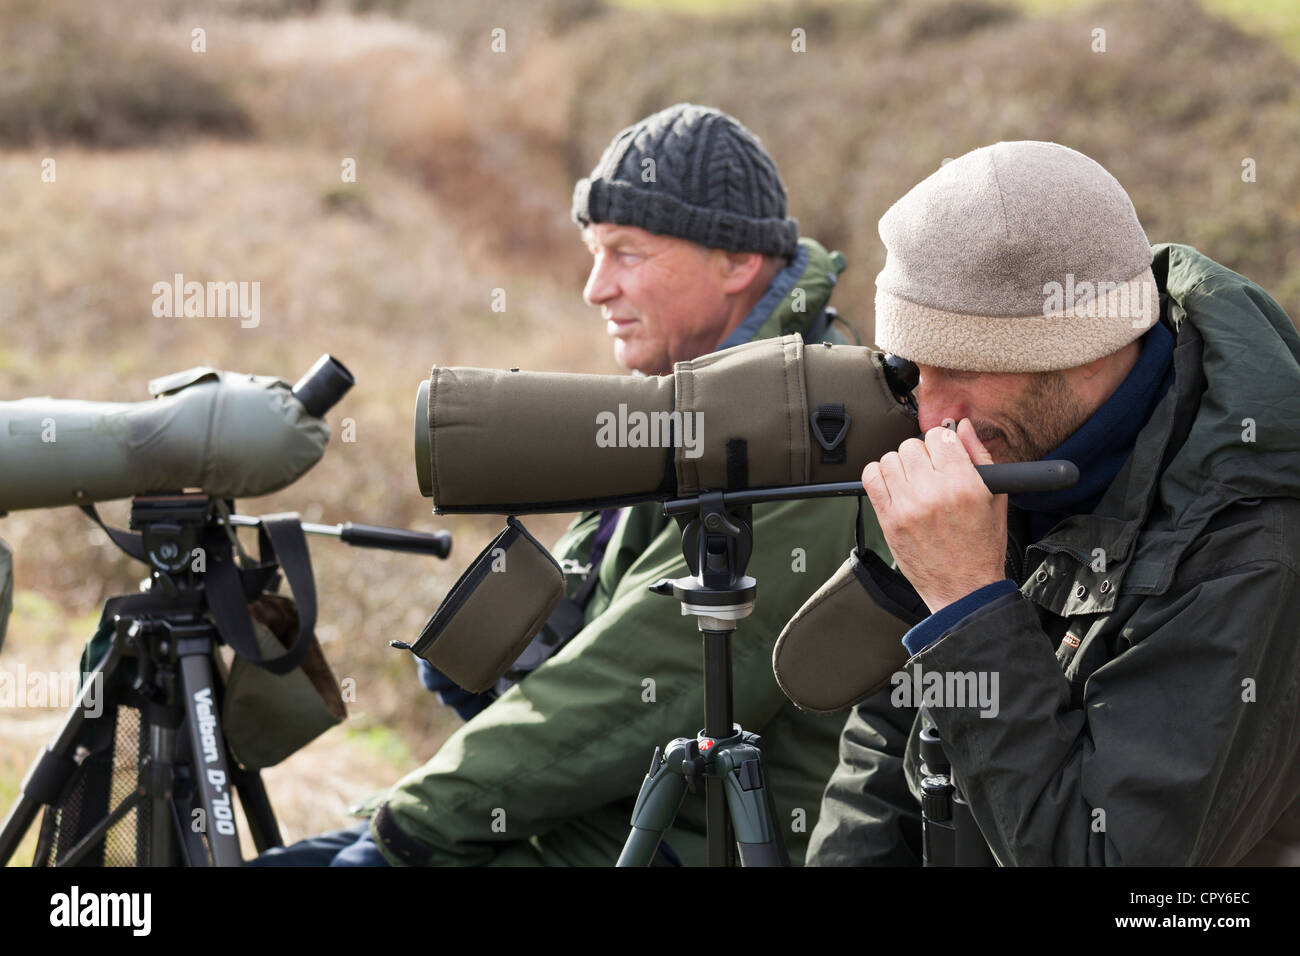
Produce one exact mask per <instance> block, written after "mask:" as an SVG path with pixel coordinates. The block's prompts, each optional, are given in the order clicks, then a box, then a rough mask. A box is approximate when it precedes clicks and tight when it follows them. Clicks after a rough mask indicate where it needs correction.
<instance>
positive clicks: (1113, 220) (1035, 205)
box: [876, 142, 1159, 372]
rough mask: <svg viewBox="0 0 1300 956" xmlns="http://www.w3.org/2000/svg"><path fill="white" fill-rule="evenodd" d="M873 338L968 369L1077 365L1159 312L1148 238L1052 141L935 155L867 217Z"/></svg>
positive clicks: (1123, 199) (1093, 175)
mask: <svg viewBox="0 0 1300 956" xmlns="http://www.w3.org/2000/svg"><path fill="white" fill-rule="evenodd" d="M880 238H881V239H882V240H883V241H884V243H885V250H886V256H885V268H884V270H883V271H882V272H881V273H880V275H878V276H876V343H877V345H879V346H880V348H882V349H884V350H885V351H887V352H893V353H894V354H896V355H900V356H902V357H903V358H906V359H910V360H911V361H913V362H920V363H922V364H925V365H935V366H939V367H941V368H951V369H962V370H966V371H974V372H1045V371H1051V370H1053V369H1063V368H1072V367H1074V366H1077V365H1085V364H1087V363H1088V362H1091V361H1093V360H1094V359H1098V358H1101V357H1102V356H1105V355H1110V354H1111V353H1113V352H1116V351H1118V350H1119V349H1121V348H1123V347H1124V346H1125V345H1127V344H1128V343H1129V342H1132V341H1133V340H1134V339H1136V338H1139V337H1140V336H1141V335H1142V334H1143V333H1144V332H1145V331H1146V330H1147V329H1148V328H1150V327H1151V325H1153V324H1154V323H1155V321H1156V319H1157V317H1158V314H1159V302H1158V299H1157V292H1156V285H1155V276H1154V274H1153V273H1152V271H1151V261H1152V253H1151V245H1150V243H1149V242H1148V241H1147V237H1146V233H1144V232H1143V230H1142V226H1141V225H1140V224H1139V223H1138V218H1137V213H1136V212H1135V211H1134V209H1133V202H1132V200H1130V199H1129V197H1128V194H1127V193H1126V192H1125V191H1124V188H1123V187H1122V186H1120V184H1119V183H1118V182H1117V181H1116V179H1115V177H1114V176H1112V175H1111V174H1110V173H1108V172H1106V170H1105V169H1103V168H1102V167H1101V166H1100V165H1098V164H1097V163H1096V162H1094V161H1093V160H1091V159H1089V158H1088V157H1087V156H1084V155H1083V154H1082V153H1079V152H1076V151H1075V150H1072V149H1069V148H1068V147H1065V146H1061V145H1058V144H1056V143H1037V142H1018V143H998V144H996V145H994V146H985V147H983V148H982V149H977V150H974V151H973V152H969V153H967V154H966V155H965V156H962V157H960V158H958V159H954V160H953V161H952V162H950V163H947V164H945V165H943V166H941V167H939V169H938V170H937V171H936V172H934V173H932V174H931V175H930V176H928V177H927V178H926V179H924V180H922V181H921V182H920V183H918V184H917V185H916V186H914V187H913V188H912V189H911V190H910V191H909V192H908V193H907V194H906V195H905V196H903V198H902V199H900V200H898V202H896V203H894V205H893V206H892V207H890V209H889V210H888V211H887V212H886V213H885V215H884V216H882V217H881V219H880Z"/></svg>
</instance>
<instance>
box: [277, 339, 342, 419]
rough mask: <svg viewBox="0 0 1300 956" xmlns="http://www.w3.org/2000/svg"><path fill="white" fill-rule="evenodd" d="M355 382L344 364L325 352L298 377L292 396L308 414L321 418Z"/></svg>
mask: <svg viewBox="0 0 1300 956" xmlns="http://www.w3.org/2000/svg"><path fill="white" fill-rule="evenodd" d="M356 383H357V380H356V379H355V378H353V377H352V373H351V372H349V371H348V370H347V368H346V367H345V366H344V364H343V363H342V362H340V361H339V360H338V359H336V358H335V357H334V356H332V355H330V354H329V353H328V352H326V353H325V354H324V355H322V356H321V357H320V358H318V359H317V360H316V364H315V365H313V366H312V367H311V368H310V369H309V370H308V371H307V374H306V375H304V376H303V377H302V378H300V379H298V382H297V384H296V385H294V387H293V397H294V398H296V399H298V401H300V402H302V407H303V408H305V409H307V411H308V413H309V414H311V415H314V416H315V417H316V418H321V417H323V416H324V414H325V413H326V412H328V411H329V410H330V409H331V408H333V407H334V406H335V405H337V404H338V401H339V399H341V398H342V397H343V396H344V395H345V394H347V391H348V389H350V388H351V387H352V386H353V385H355V384H356Z"/></svg>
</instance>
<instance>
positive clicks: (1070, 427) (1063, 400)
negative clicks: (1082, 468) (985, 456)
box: [972, 371, 1090, 463]
mask: <svg viewBox="0 0 1300 956" xmlns="http://www.w3.org/2000/svg"><path fill="white" fill-rule="evenodd" d="M1017 404H1018V407H1017V408H1016V409H1015V412H1014V414H1015V416H1016V417H1015V418H1014V419H1009V420H1004V421H1002V422H1000V423H997V424H994V423H993V422H989V421H976V422H972V424H974V426H975V434H976V435H977V436H978V437H979V440H980V441H982V442H984V443H985V444H987V443H988V442H989V441H990V440H992V439H995V438H997V439H1000V440H1001V447H999V448H997V449H995V450H992V451H991V453H992V455H993V459H994V461H997V462H999V463H1003V462H1013V461H1038V460H1040V459H1042V458H1043V457H1044V456H1045V455H1046V454H1047V453H1048V452H1050V451H1051V450H1052V449H1054V448H1056V447H1057V446H1059V445H1060V444H1061V443H1062V442H1064V441H1065V440H1066V439H1067V438H1069V437H1070V436H1071V435H1072V434H1074V433H1075V431H1077V430H1078V428H1079V426H1080V425H1082V424H1083V423H1084V422H1086V421H1087V420H1088V417H1089V414H1090V413H1089V411H1088V409H1087V407H1086V406H1085V405H1084V404H1083V402H1082V401H1080V399H1079V397H1078V396H1077V395H1075V394H1074V392H1073V391H1072V390H1071V388H1070V385H1069V383H1068V382H1067V381H1066V378H1065V375H1064V374H1063V373H1062V372H1059V371H1057V372H1040V373H1038V374H1036V375H1035V376H1034V377H1033V378H1032V379H1031V380H1030V382H1029V384H1028V385H1026V387H1025V390H1024V392H1023V393H1022V394H1021V396H1020V399H1019V401H1018V403H1017Z"/></svg>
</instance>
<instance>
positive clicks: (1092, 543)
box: [809, 245, 1300, 865]
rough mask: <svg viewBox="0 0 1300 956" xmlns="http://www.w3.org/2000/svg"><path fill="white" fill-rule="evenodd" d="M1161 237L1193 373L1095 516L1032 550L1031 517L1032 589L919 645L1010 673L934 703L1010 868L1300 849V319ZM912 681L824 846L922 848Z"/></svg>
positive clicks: (842, 783) (1168, 305)
mask: <svg viewBox="0 0 1300 956" xmlns="http://www.w3.org/2000/svg"><path fill="white" fill-rule="evenodd" d="M1154 251H1155V262H1154V264H1153V268H1154V271H1155V275H1156V281H1157V284H1158V285H1159V287H1160V290H1161V292H1162V293H1166V292H1167V294H1168V298H1167V299H1163V298H1162V302H1163V303H1164V308H1163V309H1162V321H1164V322H1166V323H1167V324H1168V325H1169V326H1170V327H1171V328H1172V329H1173V330H1174V331H1175V333H1176V345H1175V349H1174V375H1175V380H1174V383H1173V386H1172V388H1171V389H1170V390H1169V392H1168V393H1167V394H1166V396H1165V397H1164V399H1163V400H1162V401H1161V402H1160V404H1158V405H1157V407H1156V409H1155V410H1154V411H1153V412H1152V415H1151V418H1150V420H1149V421H1148V422H1147V424H1146V426H1145V427H1144V429H1143V430H1142V432H1141V433H1140V434H1139V436H1138V438H1137V441H1136V444H1135V447H1134V450H1133V452H1132V454H1131V455H1130V457H1129V459H1128V461H1127V462H1126V463H1125V464H1124V466H1123V468H1122V469H1121V471H1120V472H1119V474H1118V475H1117V476H1116V478H1115V480H1114V482H1113V483H1112V484H1111V485H1110V487H1109V488H1108V490H1107V491H1106V494H1105V496H1104V497H1103V498H1102V501H1101V503H1100V504H1099V505H1098V506H1097V508H1096V509H1095V510H1094V512H1093V513H1092V514H1085V515H1076V516H1074V517H1072V518H1069V519H1067V520H1066V521H1063V522H1061V523H1060V524H1058V525H1057V526H1056V527H1055V528H1054V529H1053V530H1052V531H1051V532H1049V533H1048V534H1047V536H1046V537H1044V538H1043V539H1042V540H1040V541H1038V542H1037V543H1032V544H1029V545H1028V547H1027V548H1025V549H1023V550H1022V549H1021V547H1020V543H1021V542H1023V538H1022V539H1020V541H1016V540H1015V524H1014V523H1012V525H1011V530H1012V537H1013V540H1012V542H1011V548H1010V550H1011V551H1012V552H1014V554H1013V555H1012V559H1011V560H1009V561H1008V567H1009V568H1020V569H1023V570H1022V571H1021V573H1019V574H1016V573H1015V571H1011V572H1010V574H1011V576H1013V577H1015V579H1016V581H1017V583H1018V584H1020V585H1021V587H1020V591H1019V592H1018V593H1013V594H1011V595H1007V596H1005V597H1003V598H1000V599H998V600H996V601H994V602H992V603H990V604H989V605H986V606H985V607H984V608H981V609H979V610H977V611H975V612H973V613H972V614H970V615H968V616H967V617H966V618H963V619H962V620H961V621H959V622H958V623H957V624H956V625H954V626H953V627H952V628H950V629H949V630H948V631H947V632H945V634H944V635H942V636H941V637H940V638H939V639H938V640H937V641H935V642H934V643H932V644H930V645H929V646H928V647H926V648H925V649H924V650H922V651H921V652H920V653H918V654H917V655H916V656H915V657H914V658H913V659H912V661H910V662H909V667H912V666H914V665H917V664H919V665H920V667H921V668H922V671H923V672H927V671H933V672H940V673H949V672H974V673H976V674H980V673H987V674H994V673H996V674H997V675H999V687H1000V695H999V696H1000V701H999V704H1000V706H999V708H998V712H997V714H996V716H988V717H981V716H980V712H979V709H978V708H976V707H967V708H962V707H953V706H938V707H933V708H929V709H930V710H931V713H932V716H933V720H934V723H935V725H936V726H937V727H938V729H939V733H940V737H941V738H942V739H943V740H944V741H945V742H946V746H947V750H948V753H949V757H950V759H951V762H952V766H953V768H954V770H955V772H956V774H957V776H958V777H959V778H960V780H961V781H962V783H963V786H964V789H965V792H966V795H967V798H968V799H969V802H970V804H971V808H972V811H973V813H974V815H975V818H976V820H977V822H978V824H979V828H980V830H981V832H982V833H983V835H984V837H985V839H986V840H987V842H988V844H989V846H990V848H991V849H992V851H993V853H994V855H995V857H996V858H997V860H998V861H999V862H1000V863H1002V864H1004V865H1015V864H1064V865H1118V864H1124V865H1183V864H1233V863H1239V862H1243V861H1245V862H1252V863H1254V862H1261V863H1262V862H1281V861H1283V860H1285V859H1286V858H1287V857H1286V854H1287V853H1288V850H1287V843H1288V841H1292V849H1291V850H1290V851H1289V852H1291V853H1294V852H1295V850H1296V849H1297V847H1296V846H1295V841H1296V838H1297V837H1300V827H1297V823H1300V815H1298V814H1297V809H1298V804H1297V798H1298V797H1300V754H1298V752H1297V751H1298V749H1300V586H1298V582H1297V575H1298V574H1300V337H1298V336H1297V334H1296V331H1295V328H1294V326H1293V325H1292V323H1291V321H1290V320H1289V319H1288V318H1287V316H1286V313H1285V312H1283V310H1282V308H1281V307H1280V306H1279V305H1278V304H1277V303H1276V302H1274V301H1273V300H1272V299H1271V298H1269V296H1268V295H1267V294H1266V293H1265V292H1264V291H1263V290H1262V289H1260V288H1259V287H1258V286H1256V285H1254V284H1253V283H1251V282H1250V281H1248V280H1247V279H1245V278H1243V277H1242V276H1240V275H1237V274H1236V273H1234V272H1231V271H1229V270H1228V269H1225V268H1224V267H1222V266H1220V265H1218V264H1217V263H1214V262H1212V261H1211V260H1209V259H1207V258H1206V257H1204V256H1202V255H1201V254H1200V253H1198V252H1197V251H1196V250H1194V249H1192V248H1190V247H1188V246H1181V245H1160V246H1157V247H1155V250H1154ZM1013 512H1014V509H1013ZM891 696H892V691H886V692H885V693H883V694H880V695H877V696H876V697H874V698H872V699H871V700H869V701H868V702H866V703H865V704H862V705H860V706H859V707H858V708H857V709H856V710H855V711H854V713H853V715H852V716H851V717H850V719H849V721H848V723H847V725H846V726H845V730H844V735H843V739H842V741H841V760H840V765H839V767H838V768H837V770H836V772H835V775H834V777H833V779H832V781H831V783H830V786H829V787H828V788H827V792H826V798H825V802H824V803H823V806H822V815H821V819H820V821H819V824H818V828H817V830H816V832H815V833H814V836H813V840H812V846H811V848H810V851H809V862H810V863H816V864H868V863H877V864H908V863H912V864H915V863H916V862H917V861H918V854H919V838H920V834H919V814H918V803H917V799H918V797H919V792H920V791H919V775H918V747H917V744H918V733H919V717H918V715H917V711H916V710H915V709H913V708H906V707H892V706H891V701H890V698H891ZM945 703H951V702H950V701H949V702H945ZM1291 861H1292V862H1295V861H1296V858H1295V857H1294V856H1293V857H1291Z"/></svg>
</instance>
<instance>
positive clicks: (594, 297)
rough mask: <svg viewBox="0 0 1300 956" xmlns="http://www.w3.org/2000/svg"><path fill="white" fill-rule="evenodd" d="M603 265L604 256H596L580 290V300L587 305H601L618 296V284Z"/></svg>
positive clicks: (604, 261)
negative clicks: (585, 282) (585, 281)
mask: <svg viewBox="0 0 1300 956" xmlns="http://www.w3.org/2000/svg"><path fill="white" fill-rule="evenodd" d="M605 263H606V259H605V257H604V256H596V257H595V259H594V260H593V261H592V263H591V274H590V275H589V276H587V284H586V285H585V286H583V288H582V299H583V301H584V302H586V303H587V305H601V304H602V303H605V302H608V301H609V300H610V299H612V298H614V297H615V296H616V295H618V283H617V282H615V281H614V279H613V276H611V275H610V269H609V268H608V267H607V266H606V264H605Z"/></svg>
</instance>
